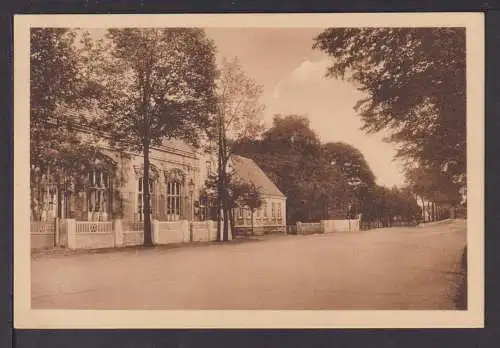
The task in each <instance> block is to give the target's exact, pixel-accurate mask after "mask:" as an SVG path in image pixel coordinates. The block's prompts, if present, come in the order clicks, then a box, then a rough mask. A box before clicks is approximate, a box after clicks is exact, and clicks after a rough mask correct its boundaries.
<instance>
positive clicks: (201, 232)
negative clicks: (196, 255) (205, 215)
mask: <svg viewBox="0 0 500 348" xmlns="http://www.w3.org/2000/svg"><path fill="white" fill-rule="evenodd" d="M190 227H191V241H193V242H209V241H215V240H217V223H216V222H214V221H195V222H191V225H190Z"/></svg>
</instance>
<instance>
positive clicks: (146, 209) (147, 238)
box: [142, 127, 153, 246]
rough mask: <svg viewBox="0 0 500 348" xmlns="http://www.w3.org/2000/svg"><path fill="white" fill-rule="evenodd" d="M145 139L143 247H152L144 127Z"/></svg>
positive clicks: (147, 136)
mask: <svg viewBox="0 0 500 348" xmlns="http://www.w3.org/2000/svg"><path fill="white" fill-rule="evenodd" d="M145 133H146V134H145V137H144V138H145V139H144V145H143V156H144V175H143V178H142V192H143V194H142V197H143V204H142V206H143V208H144V245H145V246H152V245H153V236H152V234H151V215H150V211H151V206H150V204H149V203H150V202H149V197H150V196H151V192H149V132H148V127H146V132H145Z"/></svg>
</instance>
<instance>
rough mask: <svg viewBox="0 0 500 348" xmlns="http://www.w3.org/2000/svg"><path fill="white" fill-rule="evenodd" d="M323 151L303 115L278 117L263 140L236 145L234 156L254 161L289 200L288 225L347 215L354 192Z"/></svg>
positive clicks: (251, 140)
mask: <svg viewBox="0 0 500 348" xmlns="http://www.w3.org/2000/svg"><path fill="white" fill-rule="evenodd" d="M321 150H322V149H321V143H320V141H319V140H318V137H317V135H316V134H315V133H314V131H313V130H311V129H310V127H309V121H308V119H307V118H306V117H305V116H300V115H286V116H282V115H276V116H275V117H274V120H273V126H272V127H271V128H270V129H268V130H267V131H266V132H264V133H263V135H262V138H261V139H259V140H257V139H242V140H240V141H239V142H237V143H236V144H235V145H234V151H235V153H238V154H241V155H243V156H246V157H249V158H252V159H253V160H254V161H255V162H256V163H257V164H258V165H259V166H260V167H261V168H262V170H263V171H264V172H265V173H266V175H268V176H269V178H270V179H271V180H272V181H273V182H274V183H275V184H276V185H277V186H278V187H279V189H280V190H281V191H282V192H283V193H284V194H285V195H286V196H287V223H289V224H294V223H295V222H297V221H303V222H305V221H314V220H318V219H320V218H331V217H342V218H343V217H345V215H346V214H347V211H346V207H347V206H348V204H349V201H350V200H353V195H352V191H351V190H350V189H349V187H348V186H347V182H346V180H344V177H343V176H342V173H341V172H340V171H339V170H338V168H335V167H332V166H330V165H329V164H328V163H327V161H326V160H325V157H323V156H321Z"/></svg>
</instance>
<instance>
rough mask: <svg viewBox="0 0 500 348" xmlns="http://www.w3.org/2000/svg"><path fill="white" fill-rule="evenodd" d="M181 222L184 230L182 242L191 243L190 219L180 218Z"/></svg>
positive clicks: (182, 230)
mask: <svg viewBox="0 0 500 348" xmlns="http://www.w3.org/2000/svg"><path fill="white" fill-rule="evenodd" d="M179 222H180V227H181V232H182V242H183V243H189V242H190V241H191V237H190V234H191V233H190V232H191V229H190V228H189V220H180V221H179Z"/></svg>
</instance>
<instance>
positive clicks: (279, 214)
mask: <svg viewBox="0 0 500 348" xmlns="http://www.w3.org/2000/svg"><path fill="white" fill-rule="evenodd" d="M278 219H281V202H278Z"/></svg>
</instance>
